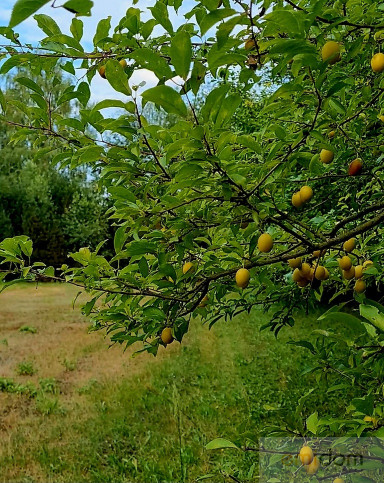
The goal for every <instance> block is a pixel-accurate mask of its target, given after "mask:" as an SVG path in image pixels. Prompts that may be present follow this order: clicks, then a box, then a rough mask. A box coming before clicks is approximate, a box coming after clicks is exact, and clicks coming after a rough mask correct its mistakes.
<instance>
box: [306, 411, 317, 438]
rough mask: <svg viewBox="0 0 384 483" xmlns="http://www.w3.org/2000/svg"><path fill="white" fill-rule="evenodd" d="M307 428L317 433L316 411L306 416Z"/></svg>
mask: <svg viewBox="0 0 384 483" xmlns="http://www.w3.org/2000/svg"><path fill="white" fill-rule="evenodd" d="M306 423H307V429H308V431H310V432H311V433H313V434H317V427H318V425H319V418H318V413H317V411H316V412H314V413H313V414H311V415H310V416H309V417H308V418H307V422H306Z"/></svg>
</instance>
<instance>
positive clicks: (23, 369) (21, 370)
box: [16, 361, 37, 376]
mask: <svg viewBox="0 0 384 483" xmlns="http://www.w3.org/2000/svg"><path fill="white" fill-rule="evenodd" d="M36 372H37V369H36V367H35V366H34V364H33V362H32V361H22V362H20V363H19V364H18V365H17V367H16V373H17V374H18V375H19V376H33V375H34V374H36Z"/></svg>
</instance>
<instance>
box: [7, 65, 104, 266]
mask: <svg viewBox="0 0 384 483" xmlns="http://www.w3.org/2000/svg"><path fill="white" fill-rule="evenodd" d="M27 75H28V74H27V73H26V72H25V71H23V70H21V71H19V72H17V73H16V74H14V75H13V76H8V77H7V79H6V88H5V91H4V99H5V102H6V104H7V105H8V106H16V107H17V106H20V105H22V106H23V107H22V108H23V109H24V108H25V107H24V106H28V105H29V107H30V108H33V107H32V106H33V104H34V103H33V100H32V102H28V99H29V96H30V92H28V89H27V88H26V87H25V85H24V84H23V83H25V79H26V78H27V77H26V76H27ZM52 79H56V82H54V83H51V80H52ZM59 80H60V82H59ZM35 81H36V82H37V83H36V85H37V86H39V88H41V89H44V90H45V91H46V92H47V93H48V94H47V95H48V97H49V98H50V99H51V103H52V104H53V105H57V103H58V100H59V99H60V98H61V97H62V96H63V92H64V91H65V89H67V88H68V86H70V84H69V82H66V81H65V80H64V78H63V77H62V74H61V73H60V70H58V69H56V72H55V76H53V75H52V73H49V75H45V76H42V77H40V78H39V79H35ZM21 99H23V101H21ZM59 104H60V102H59ZM20 107H21V106H20ZM59 111H60V112H61V113H62V114H63V115H66V116H71V115H73V114H76V112H78V106H77V105H76V104H75V103H74V104H71V105H69V104H68V105H65V106H64V107H62V108H61V109H60V108H59ZM23 122H25V115H24V114H23V112H22V111H21V110H19V109H15V110H13V111H12V112H11V114H10V115H8V116H7V123H4V124H3V125H2V131H1V133H0V136H1V141H0V142H1V152H2V158H1V161H0V186H1V193H0V219H1V223H0V238H1V239H3V238H6V237H12V236H15V235H22V234H25V235H28V236H30V237H31V239H32V240H33V242H34V246H35V250H34V253H33V256H32V260H34V261H40V262H44V263H46V264H47V265H54V266H56V267H60V266H61V265H62V264H63V263H65V262H66V261H67V256H68V253H69V252H71V251H77V250H78V249H79V248H80V247H82V246H90V247H93V248H95V247H96V246H97V244H98V243H100V242H101V241H103V240H105V239H106V238H108V236H109V235H108V231H109V229H110V228H109V224H108V221H107V215H106V211H107V209H108V199H107V197H106V196H105V195H104V194H103V192H102V191H101V192H100V191H99V190H98V188H97V185H96V182H95V180H94V179H95V178H94V174H93V173H92V172H91V171H90V170H89V169H87V168H84V167H81V168H78V169H76V170H69V169H68V168H65V167H64V168H61V169H60V167H57V166H55V165H53V164H52V163H51V162H50V161H51V160H50V157H49V155H45V153H44V141H45V140H44V138H38V136H34V137H30V138H29V139H28V140H25V139H19V138H18V131H17V129H18V125H20V124H21V125H22V124H23ZM12 138H13V142H11V143H9V141H10V139H12ZM111 233H112V231H111ZM104 248H106V247H104Z"/></svg>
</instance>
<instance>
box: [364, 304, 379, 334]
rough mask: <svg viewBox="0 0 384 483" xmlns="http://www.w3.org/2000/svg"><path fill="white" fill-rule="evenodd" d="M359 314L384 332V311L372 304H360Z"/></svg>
mask: <svg viewBox="0 0 384 483" xmlns="http://www.w3.org/2000/svg"><path fill="white" fill-rule="evenodd" d="M360 315H361V316H362V317H364V318H365V319H367V320H368V321H369V322H370V323H371V324H372V325H374V326H375V327H376V328H377V329H379V330H381V331H382V332H384V313H382V312H380V311H379V309H378V308H377V307H374V306H373V305H360Z"/></svg>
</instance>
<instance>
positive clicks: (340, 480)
mask: <svg viewBox="0 0 384 483" xmlns="http://www.w3.org/2000/svg"><path fill="white" fill-rule="evenodd" d="M333 483H345V481H344V480H343V478H335V479H334V480H333Z"/></svg>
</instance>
